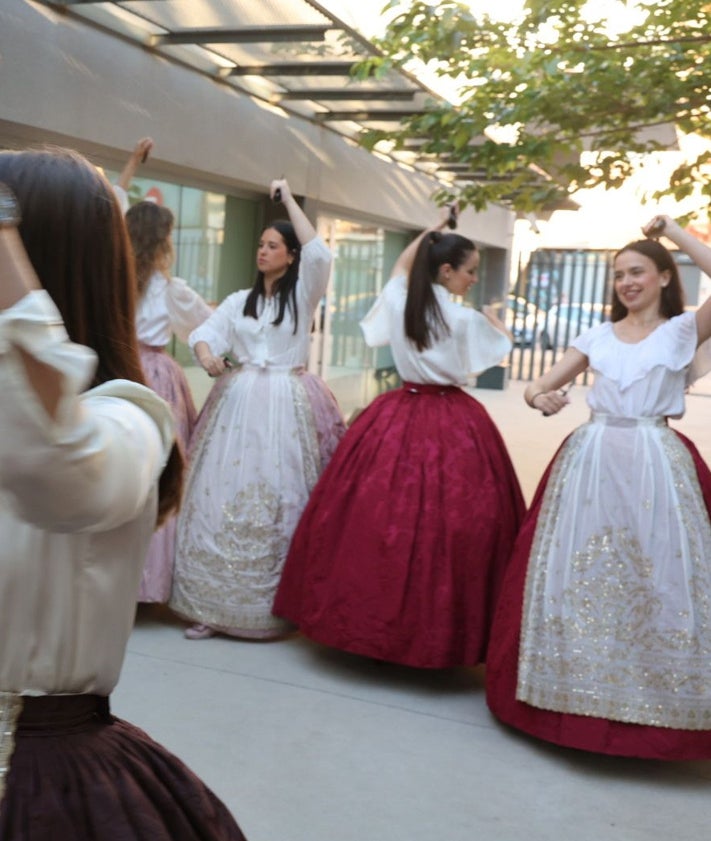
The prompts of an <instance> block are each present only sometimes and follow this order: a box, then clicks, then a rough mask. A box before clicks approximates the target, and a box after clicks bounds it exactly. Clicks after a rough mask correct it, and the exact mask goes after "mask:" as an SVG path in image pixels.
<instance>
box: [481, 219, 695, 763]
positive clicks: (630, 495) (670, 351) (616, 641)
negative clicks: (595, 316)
mask: <svg viewBox="0 0 711 841" xmlns="http://www.w3.org/2000/svg"><path fill="white" fill-rule="evenodd" d="M661 231H663V233H664V235H665V236H667V237H668V238H669V239H670V240H671V241H672V242H674V243H675V244H676V245H677V246H678V247H679V248H680V249H682V250H683V251H685V252H686V254H688V255H689V256H690V257H691V258H692V259H693V260H694V261H695V262H696V263H697V265H698V266H699V268H701V269H702V270H703V271H705V272H707V273H709V272H711V249H709V248H708V247H706V246H705V245H703V243H701V242H699V241H697V240H696V239H694V237H693V236H691V234H689V233H688V232H686V231H684V230H683V229H682V228H681V227H680V226H679V225H678V224H677V223H676V222H674V221H673V220H671V219H670V218H669V217H667V216H661V217H656V218H655V219H654V220H652V222H651V223H650V225H648V226H647V227H646V228H645V233H648V235H650V236H658V235H659V234H660V232H661ZM709 337H711V300H707V301H706V302H705V303H704V304H703V305H702V306H701V307H699V309H698V310H697V311H696V312H685V311H684V302H683V290H682V286H681V282H680V279H679V270H678V268H677V264H676V262H675V260H674V258H673V257H672V255H671V253H670V252H669V251H668V250H667V249H666V248H665V247H664V246H663V245H661V244H660V243H659V242H656V241H654V240H653V239H646V240H639V241H637V242H632V243H630V244H628V245H626V246H625V247H624V248H623V249H622V250H621V251H619V252H618V254H617V255H616V256H615V261H614V289H613V298H612V318H611V321H608V322H604V323H603V324H599V325H597V326H595V327H593V328H591V329H590V330H588V331H587V332H585V333H583V334H582V335H580V336H578V337H577V338H576V339H575V340H574V342H573V344H572V346H571V347H570V348H569V349H568V350H567V351H566V352H565V354H564V355H563V357H562V358H561V359H560V360H559V361H558V362H557V363H556V364H555V365H554V366H553V367H552V368H551V370H550V371H549V372H548V373H546V374H544V375H543V376H542V377H539V378H538V379H537V380H535V381H534V382H533V383H531V384H530V385H529V386H528V387H527V389H526V394H525V397H526V401H527V402H528V404H529V405H530V406H531V407H532V408H534V409H537V410H538V411H540V412H543V413H544V414H547V415H551V414H554V413H556V412H559V411H560V410H561V409H563V408H564V407H565V405H566V403H567V402H568V399H567V398H566V397H565V396H564V395H563V394H561V393H560V391H559V389H560V388H561V387H562V386H564V385H565V384H566V383H568V382H571V381H572V380H573V379H574V378H575V376H576V375H578V374H580V373H581V372H582V371H584V370H585V369H586V368H588V367H590V368H591V370H592V371H593V372H594V374H595V380H594V383H593V386H592V388H591V390H590V393H589V394H588V398H587V400H588V404H589V406H590V409H591V416H590V420H589V421H588V422H587V423H585V424H583V425H582V426H581V427H579V428H578V429H577V430H575V432H573V433H572V434H571V435H570V436H569V437H568V438H567V439H566V440H565V441H564V442H563V444H562V446H561V448H560V450H559V451H558V453H557V454H556V456H555V457H554V459H553V461H552V463H551V465H550V467H549V468H548V470H547V471H546V473H545V475H544V477H543V479H542V480H541V483H540V485H539V488H538V491H537V493H536V496H535V499H534V500H533V503H532V505H531V508H530V510H529V512H528V514H527V516H526V519H525V521H524V523H523V526H522V529H521V533H520V535H519V537H518V540H517V542H516V546H515V549H514V552H513V556H512V559H511V563H510V564H509V568H508V572H507V575H506V578H505V579H504V586H503V590H502V595H501V599H500V600H499V604H498V607H497V611H496V617H495V619H494V625H493V630H492V642H491V646H490V648H489V656H488V659H487V675H486V678H487V700H488V703H489V706H490V708H491V710H492V712H493V713H494V715H496V716H497V717H498V718H499V719H500V720H501V721H503V722H504V723H506V724H508V725H510V726H511V727H515V728H516V729H518V730H522V731H523V732H524V733H528V734H530V735H532V736H535V737H537V738H539V739H545V740H546V741H549V742H553V743H555V744H557V745H564V746H566V747H571V748H578V749H581V750H586V751H594V752H596V753H605V754H616V755H619V756H633V757H643V758H648V759H710V758H711V598H710V596H709V594H710V593H711V519H710V517H709V512H710V511H711V472H709V468H708V467H707V466H706V464H705V463H704V461H703V459H702V458H701V456H700V455H699V453H698V451H697V449H696V448H695V447H694V445H693V444H692V443H691V441H689V440H688V439H687V438H685V437H684V436H683V435H681V434H680V433H678V432H676V431H675V430H673V429H672V428H670V427H669V425H668V419H670V418H671V419H673V418H679V417H681V416H682V415H683V413H684V392H685V389H686V388H687V386H688V384H689V383H690V382H691V381H692V380H693V379H694V378H695V377H697V376H698V375H699V374H700V373H701V372H702V371H703V370H704V369H705V370H708V368H709V365H708V359H704V356H705V355H706V354H707V353H708V351H707V349H706V346H704V348H700V347H699V346H700V345H701V344H702V343H703V342H705V341H706V340H708V339H709Z"/></svg>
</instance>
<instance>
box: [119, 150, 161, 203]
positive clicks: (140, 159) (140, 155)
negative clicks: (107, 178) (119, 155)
mask: <svg viewBox="0 0 711 841" xmlns="http://www.w3.org/2000/svg"><path fill="white" fill-rule="evenodd" d="M152 149H153V140H152V139H151V138H150V137H142V138H141V139H140V140H139V141H138V143H136V145H135V146H134V147H133V151H132V152H131V154H130V155H129V156H128V159H127V161H126V163H125V165H124V168H123V169H122V170H121V174H120V175H119V177H118V181H117V182H116V184H117V185H118V186H119V187H121V189H122V190H125V191H126V192H128V189H129V187H130V186H131V181H133V177H134V176H135V174H136V170H137V169H138V167H139V164H142V163H144V162H145V160H146V158H147V157H148V155H149V154H150V153H151V151H152Z"/></svg>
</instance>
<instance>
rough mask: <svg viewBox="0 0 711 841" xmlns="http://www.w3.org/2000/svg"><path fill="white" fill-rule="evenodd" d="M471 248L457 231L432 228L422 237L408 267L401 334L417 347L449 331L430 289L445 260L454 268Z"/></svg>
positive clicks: (421, 347) (465, 258)
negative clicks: (410, 265)
mask: <svg viewBox="0 0 711 841" xmlns="http://www.w3.org/2000/svg"><path fill="white" fill-rule="evenodd" d="M472 251H476V246H475V245H474V243H473V242H472V241H471V240H470V239H467V237H463V236H462V235H461V234H442V233H440V232H439V231H432V232H430V233H428V234H425V236H424V237H423V238H422V242H420V244H419V246H418V248H417V251H416V253H415V259H414V260H413V263H412V268H411V269H410V275H409V277H408V283H407V300H406V302H405V335H406V336H407V338H408V339H410V340H411V341H413V342H414V343H415V345H416V346H417V349H418V350H424V349H425V348H428V347H430V345H431V344H432V342H433V341H434V340H436V339H439V338H440V337H441V336H442V335H449V332H450V330H449V325H448V324H447V322H446V321H445V318H444V315H443V313H442V310H441V308H440V306H439V303H438V301H437V297H436V295H435V292H434V289H433V288H432V284H433V283H436V282H437V276H438V274H439V269H440V266H443V265H445V263H449V265H451V267H452V268H453V269H458V268H459V267H460V266H461V265H462V263H464V262H465V261H466V260H467V259H468V258H469V255H470V254H471V253H472Z"/></svg>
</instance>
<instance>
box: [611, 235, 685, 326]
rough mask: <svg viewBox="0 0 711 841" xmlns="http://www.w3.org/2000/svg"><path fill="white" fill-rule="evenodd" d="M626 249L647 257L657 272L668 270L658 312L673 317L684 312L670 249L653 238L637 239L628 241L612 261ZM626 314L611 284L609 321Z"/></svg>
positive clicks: (682, 290) (675, 266) (618, 319)
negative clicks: (667, 278) (666, 282)
mask: <svg viewBox="0 0 711 841" xmlns="http://www.w3.org/2000/svg"><path fill="white" fill-rule="evenodd" d="M626 251H635V252H636V253H637V254H641V255H642V256H643V257H648V258H649V259H650V260H651V261H652V262H653V263H654V265H655V266H656V267H657V271H659V272H669V283H668V284H667V285H666V286H664V287H662V297H661V300H660V302H659V314H660V315H661V316H663V317H664V318H673V317H674V316H675V315H681V313H683V312H684V289H683V287H682V285H681V278H680V277H679V268H678V266H677V264H676V262H675V260H674V257H673V256H672V253H671V251H669V249H668V248H665V247H664V246H663V245H662V244H661V242H657V240H655V239H639V240H636V241H635V242H629V243H627V245H625V246H624V247H623V248H620V250H619V251H618V252H617V253H616V254H615V256H614V258H613V262H614V261H615V260H616V259H617V258H618V257H619V256H620V254H624V253H625V252H626ZM626 315H627V307H626V306H625V305H624V304H623V303H622V301H620V299H619V297H618V295H617V290H616V289H615V285H614V283H613V285H612V306H611V308H610V321H622V319H623V318H624V317H625V316H626Z"/></svg>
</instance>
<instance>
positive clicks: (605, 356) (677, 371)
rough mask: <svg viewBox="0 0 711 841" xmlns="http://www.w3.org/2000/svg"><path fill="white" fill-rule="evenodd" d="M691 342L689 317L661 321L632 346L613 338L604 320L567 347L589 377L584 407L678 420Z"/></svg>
mask: <svg viewBox="0 0 711 841" xmlns="http://www.w3.org/2000/svg"><path fill="white" fill-rule="evenodd" d="M697 341H698V337H697V331H696V316H695V315H694V313H693V312H686V313H682V315H678V316H675V317H674V318H671V319H669V321H665V322H664V323H663V324H661V325H660V326H659V327H657V328H656V329H655V330H654V331H653V332H652V333H650V334H649V335H648V336H647V337H646V338H644V339H642V341H641V342H635V343H629V342H623V341H621V340H620V339H618V338H617V337H616V335H615V331H614V327H613V324H612V323H611V322H609V321H606V322H604V323H602V324H598V325H596V326H595V327H592V328H591V329H590V330H587V331H586V332H585V333H582V334H581V335H580V336H578V337H577V338H576V339H574V341H573V342H572V346H573V347H575V348H577V350H579V351H580V352H581V353H583V354H585V356H587V357H588V360H589V362H590V367H591V368H592V370H593V372H594V374H595V381H594V384H593V387H592V388H591V389H590V391H589V393H588V405H589V406H590V408H591V409H592V410H593V411H594V412H604V413H606V414H610V415H619V416H621V417H653V416H655V415H661V416H665V417H672V418H673V417H681V416H682V415H683V414H684V392H685V389H686V386H687V385H688V382H689V368H690V366H691V364H692V362H693V361H694V357H695V355H696V345H697Z"/></svg>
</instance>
